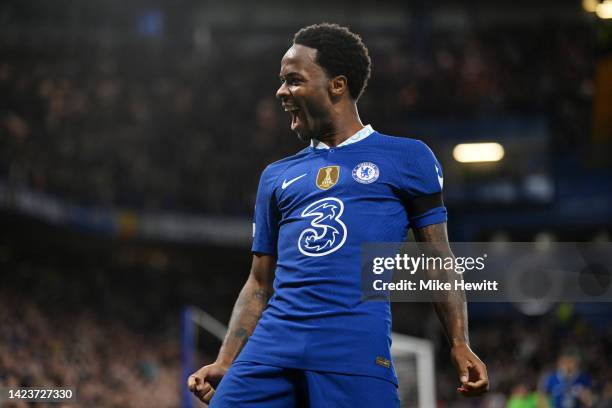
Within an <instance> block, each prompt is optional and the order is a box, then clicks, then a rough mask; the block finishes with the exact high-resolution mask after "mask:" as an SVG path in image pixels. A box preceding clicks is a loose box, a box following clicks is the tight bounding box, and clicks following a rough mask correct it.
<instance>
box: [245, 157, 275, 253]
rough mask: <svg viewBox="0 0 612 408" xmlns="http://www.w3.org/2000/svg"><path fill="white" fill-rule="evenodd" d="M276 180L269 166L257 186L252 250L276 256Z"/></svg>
mask: <svg viewBox="0 0 612 408" xmlns="http://www.w3.org/2000/svg"><path fill="white" fill-rule="evenodd" d="M274 181H275V178H274V177H273V174H272V171H271V170H270V167H267V168H266V169H265V170H264V171H263V173H262V174H261V178H260V179H259V187H258V188H257V199H256V201H255V214H254V217H253V245H252V247H251V250H252V252H260V253H264V254H269V255H275V256H276V254H277V241H278V221H279V217H278V207H277V205H276V199H275V196H274V185H273V184H274Z"/></svg>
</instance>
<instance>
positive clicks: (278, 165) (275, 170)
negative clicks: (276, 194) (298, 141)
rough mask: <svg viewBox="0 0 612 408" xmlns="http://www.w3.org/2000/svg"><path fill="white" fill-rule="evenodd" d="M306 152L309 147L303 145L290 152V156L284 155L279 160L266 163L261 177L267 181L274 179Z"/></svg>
mask: <svg viewBox="0 0 612 408" xmlns="http://www.w3.org/2000/svg"><path fill="white" fill-rule="evenodd" d="M308 153H309V149H308V147H305V148H304V149H302V150H300V151H299V152H297V153H295V154H292V155H291V156H287V157H284V158H282V159H280V160H277V161H275V162H272V163H270V164H268V165H267V166H266V168H265V169H264V170H263V172H262V173H261V179H262V180H267V181H268V180H269V181H274V180H276V179H277V178H278V177H279V176H280V175H281V174H282V173H284V172H285V170H287V169H288V168H289V167H291V166H292V165H293V164H295V163H296V162H298V161H300V160H301V159H303V158H304V157H305V156H306V155H307V154H308Z"/></svg>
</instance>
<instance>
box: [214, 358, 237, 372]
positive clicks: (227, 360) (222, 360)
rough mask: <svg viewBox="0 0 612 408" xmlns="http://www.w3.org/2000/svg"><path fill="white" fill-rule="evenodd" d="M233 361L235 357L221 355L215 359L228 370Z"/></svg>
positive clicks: (216, 362) (216, 363)
mask: <svg viewBox="0 0 612 408" xmlns="http://www.w3.org/2000/svg"><path fill="white" fill-rule="evenodd" d="M232 363H233V359H230V358H228V357H227V356H221V355H219V356H218V357H217V359H216V360H215V365H218V366H220V367H222V368H225V369H226V370H229V368H230V366H231V365H232Z"/></svg>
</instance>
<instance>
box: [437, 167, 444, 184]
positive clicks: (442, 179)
mask: <svg viewBox="0 0 612 408" xmlns="http://www.w3.org/2000/svg"><path fill="white" fill-rule="evenodd" d="M436 176H438V183H440V188H442V187H443V186H444V177H440V169H439V168H438V166H436Z"/></svg>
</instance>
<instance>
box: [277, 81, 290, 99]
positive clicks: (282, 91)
mask: <svg viewBox="0 0 612 408" xmlns="http://www.w3.org/2000/svg"><path fill="white" fill-rule="evenodd" d="M287 96H289V89H288V88H287V83H286V82H283V83H282V84H281V86H280V87H279V88H278V90H277V91H276V97H277V98H278V99H280V100H282V99H283V98H285V97H287Z"/></svg>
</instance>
